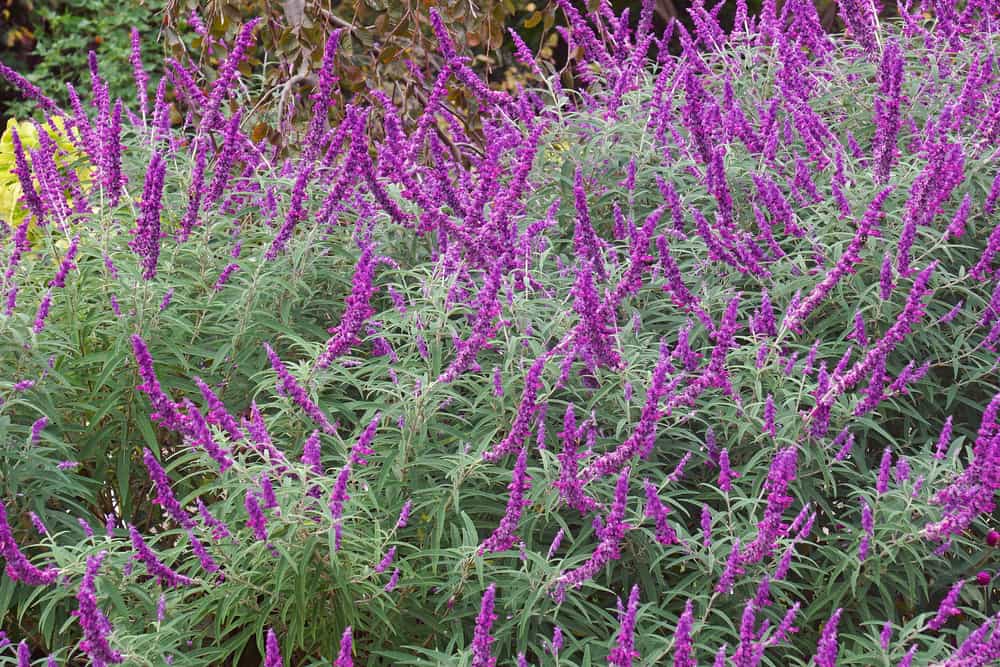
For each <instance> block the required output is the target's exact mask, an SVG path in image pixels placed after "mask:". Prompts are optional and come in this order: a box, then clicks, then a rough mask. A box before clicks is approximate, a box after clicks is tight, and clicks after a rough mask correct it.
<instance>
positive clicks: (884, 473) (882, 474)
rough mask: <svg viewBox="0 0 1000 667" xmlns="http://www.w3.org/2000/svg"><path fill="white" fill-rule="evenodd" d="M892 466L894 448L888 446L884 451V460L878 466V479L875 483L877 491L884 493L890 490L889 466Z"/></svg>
mask: <svg viewBox="0 0 1000 667" xmlns="http://www.w3.org/2000/svg"><path fill="white" fill-rule="evenodd" d="M891 466H892V449H891V448H890V447H886V448H885V449H884V450H883V451H882V461H881V463H880V464H879V468H878V479H877V480H876V483H875V492H876V493H878V494H879V495H882V494H883V493H885V492H886V491H888V490H889V468H890V467H891Z"/></svg>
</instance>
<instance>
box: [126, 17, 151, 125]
mask: <svg viewBox="0 0 1000 667" xmlns="http://www.w3.org/2000/svg"><path fill="white" fill-rule="evenodd" d="M129 62H130V63H131V64H132V76H133V78H134V79H135V89H136V92H137V93H138V94H139V112H140V113H141V114H142V117H143V118H145V117H146V113H147V111H148V110H149V93H148V91H147V90H146V88H147V86H148V85H149V75H148V74H146V70H145V68H144V67H143V66H142V49H141V48H140V46H139V31H138V30H136V29H135V28H132V51H131V53H130V54H129Z"/></svg>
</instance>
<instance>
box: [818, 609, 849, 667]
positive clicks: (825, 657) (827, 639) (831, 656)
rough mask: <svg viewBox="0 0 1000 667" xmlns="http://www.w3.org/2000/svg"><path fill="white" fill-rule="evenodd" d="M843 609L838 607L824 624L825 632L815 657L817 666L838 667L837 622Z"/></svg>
mask: <svg viewBox="0 0 1000 667" xmlns="http://www.w3.org/2000/svg"><path fill="white" fill-rule="evenodd" d="M843 611H844V610H843V609H837V611H835V612H833V616H831V617H830V620H828V621H827V622H826V625H824V626H823V634H822V635H821V636H820V639H819V645H818V646H817V649H816V656H815V658H814V660H815V661H816V667H837V651H838V649H837V624H838V623H839V622H840V614H841V613H842V612H843Z"/></svg>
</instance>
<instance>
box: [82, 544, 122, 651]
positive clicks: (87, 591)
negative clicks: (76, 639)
mask: <svg viewBox="0 0 1000 667" xmlns="http://www.w3.org/2000/svg"><path fill="white" fill-rule="evenodd" d="M106 555H107V552H106V551H102V552H100V553H99V554H97V555H96V556H91V557H90V558H88V559H87V569H86V571H85V572H84V575H83V581H81V582H80V588H79V590H78V591H77V593H76V600H77V608H76V610H75V611H74V612H73V615H74V616H76V619H77V622H78V623H79V624H80V630H81V632H82V634H83V639H82V640H81V641H80V650H81V651H83V652H84V653H86V654H87V656H88V657H89V658H90V661H91V664H93V665H94V666H95V667H105V665H109V664H118V663H121V662H124V657H123V656H122V654H121V653H119V652H118V651H115V650H114V649H112V648H111V645H110V644H109V643H108V635H110V634H111V632H112V630H113V628H112V627H111V622H110V621H109V620H108V618H107V616H105V615H104V612H102V611H101V609H100V607H98V606H97V596H96V595H95V589H94V579H95V578H96V577H97V572H98V570H100V569H101V563H102V562H103V561H104V557H105V556H106Z"/></svg>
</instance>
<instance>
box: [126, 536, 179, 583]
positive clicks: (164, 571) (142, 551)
mask: <svg viewBox="0 0 1000 667" xmlns="http://www.w3.org/2000/svg"><path fill="white" fill-rule="evenodd" d="M128 530H129V535H130V536H131V538H132V548H133V549H134V550H135V557H136V559H138V560H139V562H141V563H142V564H143V565H145V566H146V572H147V573H148V574H149V576H151V577H155V578H156V582H157V583H158V584H160V585H161V586H169V587H172V588H176V587H178V586H189V585H191V584H193V583H194V581H193V580H192V579H191V578H189V577H185V576H184V575H182V574H178V573H177V572H174V571H173V570H171V569H170V568H169V567H167V566H166V565H164V564H163V562H162V561H161V560H160V559H159V558H157V556H156V554H154V553H153V551H152V549H150V548H149V546H148V545H147V544H146V541H145V540H143V539H142V535H141V534H140V533H139V531H138V530H136V527H135V526H133V525H129V528H128Z"/></svg>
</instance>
